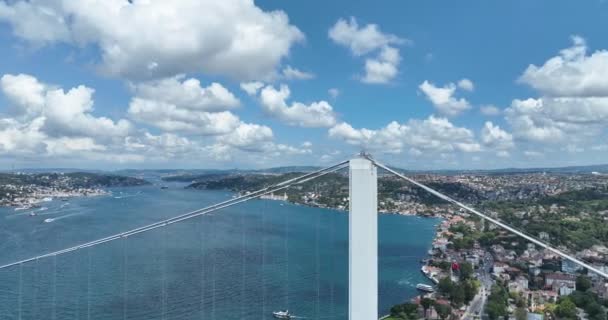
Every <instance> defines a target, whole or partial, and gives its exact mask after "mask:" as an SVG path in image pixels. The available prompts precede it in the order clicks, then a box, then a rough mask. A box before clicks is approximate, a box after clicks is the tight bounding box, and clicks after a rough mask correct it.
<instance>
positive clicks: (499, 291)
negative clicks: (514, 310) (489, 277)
mask: <svg viewBox="0 0 608 320" xmlns="http://www.w3.org/2000/svg"><path fill="white" fill-rule="evenodd" d="M508 299H509V294H508V292H507V289H506V288H505V287H504V286H502V285H501V284H495V285H493V286H492V290H491V293H490V296H488V302H487V304H486V313H487V314H488V317H490V320H496V319H498V318H499V317H504V316H506V315H507V303H508Z"/></svg>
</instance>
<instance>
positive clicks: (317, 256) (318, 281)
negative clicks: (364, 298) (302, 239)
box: [315, 214, 321, 319]
mask: <svg viewBox="0 0 608 320" xmlns="http://www.w3.org/2000/svg"><path fill="white" fill-rule="evenodd" d="M320 228H321V215H320V214H317V225H316V228H315V229H316V230H315V264H316V265H315V282H316V286H317V301H315V304H316V305H315V316H316V317H317V319H318V318H319V317H320V316H321V253H320V251H321V249H320V242H321V239H320V237H321V233H320V231H319V229H320Z"/></svg>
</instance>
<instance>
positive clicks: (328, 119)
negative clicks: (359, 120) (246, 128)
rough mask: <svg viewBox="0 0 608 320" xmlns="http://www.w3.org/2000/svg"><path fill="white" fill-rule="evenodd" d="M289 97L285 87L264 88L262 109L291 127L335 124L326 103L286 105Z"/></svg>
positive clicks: (329, 125)
mask: <svg viewBox="0 0 608 320" xmlns="http://www.w3.org/2000/svg"><path fill="white" fill-rule="evenodd" d="M290 95H291V91H290V90H289V87H288V86H287V85H281V86H280V88H279V89H278V90H277V89H275V88H274V87H273V86H266V87H265V88H264V89H262V91H261V92H260V103H261V105H262V109H263V110H264V111H265V112H266V113H267V114H269V115H271V116H273V117H276V118H277V119H280V120H282V121H284V122H286V123H287V124H289V125H293V126H300V127H331V126H333V125H334V124H335V123H336V115H335V114H334V111H333V108H332V106H331V105H330V104H329V103H328V102H327V101H323V100H321V101H318V102H313V103H311V104H308V105H306V104H304V103H301V102H293V103H292V104H291V105H288V104H287V99H289V96H290Z"/></svg>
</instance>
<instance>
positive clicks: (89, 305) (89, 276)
mask: <svg viewBox="0 0 608 320" xmlns="http://www.w3.org/2000/svg"><path fill="white" fill-rule="evenodd" d="M36 261H38V260H36ZM87 320H91V248H89V249H87Z"/></svg>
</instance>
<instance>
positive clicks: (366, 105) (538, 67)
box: [0, 0, 608, 169]
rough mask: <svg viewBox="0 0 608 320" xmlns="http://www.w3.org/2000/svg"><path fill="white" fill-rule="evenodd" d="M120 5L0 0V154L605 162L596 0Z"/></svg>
mask: <svg viewBox="0 0 608 320" xmlns="http://www.w3.org/2000/svg"><path fill="white" fill-rule="evenodd" d="M131 2H132V3H131V4H129V3H128V2H127V1H123V0H110V1H94V0H90V1H82V2H77V3H74V2H70V1H67V0H52V1H36V0H33V1H0V45H1V47H2V48H3V50H2V51H3V55H2V56H3V57H2V59H0V76H1V77H2V81H1V83H0V84H1V87H0V166H3V167H5V168H7V167H10V166H16V167H74V166H76V167H87V168H89V167H90V168H108V169H113V168H124V167H131V168H182V167H183V168H210V167H213V168H227V167H270V166H277V165H294V164H313V165H322V164H329V163H332V162H337V161H339V160H343V159H346V158H348V157H350V156H351V155H352V154H354V153H356V152H358V151H359V150H361V149H365V150H368V151H370V152H371V153H372V154H374V155H375V156H376V157H377V158H380V159H383V160H385V161H386V162H390V163H392V164H395V165H400V166H403V167H408V168H411V169H443V168H464V169H471V168H499V167H538V166H565V165H584V164H594V163H605V162H606V161H605V160H603V159H606V156H607V155H608V142H606V136H607V135H606V128H607V127H608V53H607V52H606V51H605V50H607V49H608V38H606V36H605V30H606V29H607V27H608V22H607V21H608V3H606V2H605V1H599V0H598V1H586V2H584V3H581V2H573V1H508V2H507V1H504V2H501V3H498V2H494V1H492V2H489V1H466V2H462V1H451V2H445V1H399V2H397V1H341V0H339V1H331V2H329V3H326V2H315V1H276V0H266V1H255V3H253V2H252V1H245V0H229V1H224V2H222V3H217V2H212V1H194V0H180V1H175V2H172V3H167V2H165V1H155V0H147V1H143V0H139V1H138V0H134V1H131ZM243 88H250V90H244V89H243Z"/></svg>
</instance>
